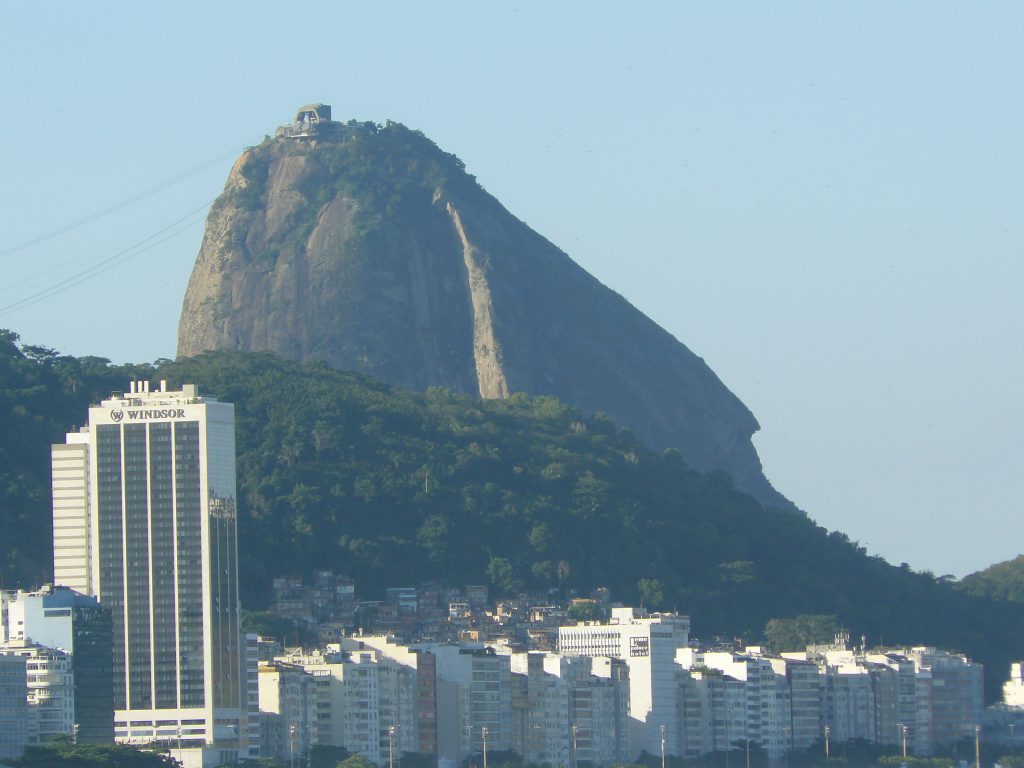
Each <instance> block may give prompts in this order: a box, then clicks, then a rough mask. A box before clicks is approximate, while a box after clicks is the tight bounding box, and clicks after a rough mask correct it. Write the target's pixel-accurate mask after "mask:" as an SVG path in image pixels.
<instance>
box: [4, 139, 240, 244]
mask: <svg viewBox="0 0 1024 768" xmlns="http://www.w3.org/2000/svg"><path fill="white" fill-rule="evenodd" d="M247 146H249V145H248V144H243V145H242V146H241V147H233V148H231V149H229V150H228V151H227V152H224V153H222V154H219V155H217V156H216V157H215V158H213V159H212V160H207V161H206V162H205V163H203V164H202V165H199V166H196V167H195V168H193V169H191V170H189V171H185V173H182V174H180V175H178V176H175V177H174V178H172V179H168V180H167V181H164V182H161V183H160V184H157V185H156V186H155V187H150V188H149V189H146V190H144V191H142V192H139V193H138V194H136V195H133V196H132V197H129V198H127V199H125V200H122V201H121V202H119V203H114V205H111V206H109V207H107V208H104V209H103V210H100V211H96V212H95V213H91V214H89V215H88V216H86V217H85V218H82V219H78V220H77V221H72V222H71V223H70V224H65V225H64V226H62V227H58V228H57V229H54V230H51V231H49V232H46V233H45V234H42V235H39V236H37V237H33V238H32V239H31V240H26V241H25V242H23V243H18V244H17V245H12V246H11V247H10V248H7V249H5V250H2V251H0V259H2V258H3V257H4V256H10V255H11V254H12V253H17V252H18V251H22V250H24V249H26V248H30V247H32V246H33V245H37V244H39V243H42V242H44V241H46V240H50V239H51V238H54V237H57V236H58V235H63V234H64V233H65V232H70V231H71V230H72V229H76V228H78V227H81V226H83V225H85V224H89V223H90V222H93V221H95V220H96V219H99V218H102V217H103V216H107V215H109V214H111V213H114V212H115V211H119V210H121V209H122V208H125V207H127V206H129V205H131V204H132V203H137V202H138V201H139V200H144V199H145V198H147V197H149V196H151V195H155V194H156V193H157V192H162V191H163V190H165V189H167V188H168V187H170V186H173V185H174V184H177V183H178V182H180V181H184V180H185V179H188V178H191V177H192V176H195V175H196V174H197V173H202V172H203V171H205V170H206V169H208V168H211V167H212V166H214V165H216V164H217V163H220V162H223V161H224V160H225V159H226V158H228V157H231V156H232V155H234V154H235V153H237V152H238V150H239V149H244V148H245V147H247Z"/></svg>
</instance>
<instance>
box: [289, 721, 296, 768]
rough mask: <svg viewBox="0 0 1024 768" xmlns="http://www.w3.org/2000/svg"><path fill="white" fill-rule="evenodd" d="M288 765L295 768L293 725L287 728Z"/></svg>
mask: <svg viewBox="0 0 1024 768" xmlns="http://www.w3.org/2000/svg"><path fill="white" fill-rule="evenodd" d="M288 763H289V764H290V765H291V768H295V724H294V723H292V724H291V725H289V726H288Z"/></svg>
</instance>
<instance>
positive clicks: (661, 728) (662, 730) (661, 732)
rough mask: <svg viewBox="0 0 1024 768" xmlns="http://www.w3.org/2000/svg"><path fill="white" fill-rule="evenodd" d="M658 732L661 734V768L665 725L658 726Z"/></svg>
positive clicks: (663, 760)
mask: <svg viewBox="0 0 1024 768" xmlns="http://www.w3.org/2000/svg"><path fill="white" fill-rule="evenodd" d="M658 733H659V734H661V768H665V726H664V725H659V726H658Z"/></svg>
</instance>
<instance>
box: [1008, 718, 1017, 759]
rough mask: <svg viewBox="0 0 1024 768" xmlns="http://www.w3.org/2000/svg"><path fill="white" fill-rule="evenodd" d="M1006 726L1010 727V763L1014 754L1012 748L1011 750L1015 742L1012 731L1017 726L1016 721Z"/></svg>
mask: <svg viewBox="0 0 1024 768" xmlns="http://www.w3.org/2000/svg"><path fill="white" fill-rule="evenodd" d="M1007 728H1009V729H1010V762H1011V763H1012V762H1013V758H1014V754H1013V752H1014V750H1013V748H1014V746H1015V742H1014V740H1013V732H1014V730H1015V729H1016V728H1017V724H1016V723H1010V724H1009V725H1008V726H1007Z"/></svg>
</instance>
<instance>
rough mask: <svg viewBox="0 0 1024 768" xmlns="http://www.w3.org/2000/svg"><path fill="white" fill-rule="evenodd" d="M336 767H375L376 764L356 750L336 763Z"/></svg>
mask: <svg viewBox="0 0 1024 768" xmlns="http://www.w3.org/2000/svg"><path fill="white" fill-rule="evenodd" d="M336 768H377V766H376V765H374V764H373V763H371V762H370V761H369V760H367V759H366V758H365V757H363V756H362V755H360V754H359V753H358V752H356V753H355V754H352V755H349V756H348V757H346V758H345V759H344V760H342V761H341V762H340V763H338V764H337V766H336Z"/></svg>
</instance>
